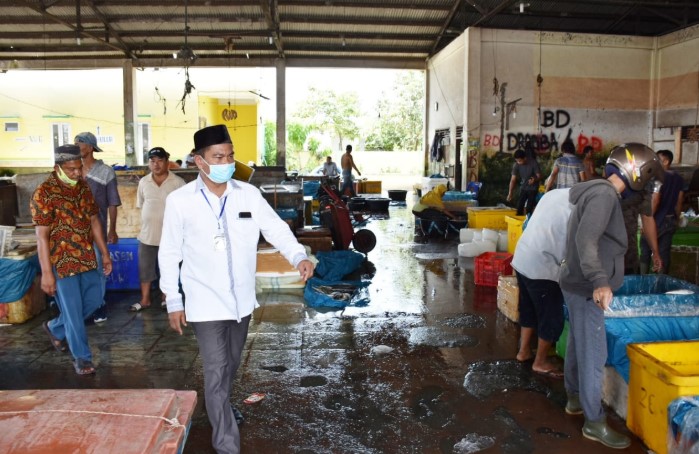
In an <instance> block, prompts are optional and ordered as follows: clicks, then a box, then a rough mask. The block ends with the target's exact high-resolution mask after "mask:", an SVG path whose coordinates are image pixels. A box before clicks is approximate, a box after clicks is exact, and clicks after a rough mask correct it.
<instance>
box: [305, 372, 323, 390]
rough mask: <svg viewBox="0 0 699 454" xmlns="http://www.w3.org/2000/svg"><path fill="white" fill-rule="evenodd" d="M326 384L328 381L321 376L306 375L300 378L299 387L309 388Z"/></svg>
mask: <svg viewBox="0 0 699 454" xmlns="http://www.w3.org/2000/svg"><path fill="white" fill-rule="evenodd" d="M327 384H328V379H327V378H325V377H323V376H322V375H307V376H305V377H301V383H300V386H301V387H302V388H311V387H314V386H325V385H327Z"/></svg>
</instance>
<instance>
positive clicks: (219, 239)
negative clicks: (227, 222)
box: [201, 189, 228, 251]
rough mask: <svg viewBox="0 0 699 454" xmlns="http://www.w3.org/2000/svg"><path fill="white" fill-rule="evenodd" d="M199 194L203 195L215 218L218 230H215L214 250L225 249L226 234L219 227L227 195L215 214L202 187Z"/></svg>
mask: <svg viewBox="0 0 699 454" xmlns="http://www.w3.org/2000/svg"><path fill="white" fill-rule="evenodd" d="M201 195H203V196H204V200H206V204H207V205H209V208H211V213H213V215H214V217H215V218H216V224H218V231H217V232H216V235H214V250H215V251H223V250H225V249H226V236H225V234H224V232H223V229H222V228H221V217H222V216H223V212H224V211H225V209H226V202H227V201H228V196H226V197H224V198H223V204H222V205H221V211H220V212H219V213H218V216H217V215H216V211H214V207H213V206H211V202H209V198H208V197H206V194H205V193H204V190H203V189H201Z"/></svg>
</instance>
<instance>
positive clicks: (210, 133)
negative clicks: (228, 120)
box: [194, 125, 233, 151]
mask: <svg viewBox="0 0 699 454" xmlns="http://www.w3.org/2000/svg"><path fill="white" fill-rule="evenodd" d="M220 143H231V144H232V143H233V141H232V140H231V136H230V134H229V133H228V128H226V125H215V126H207V127H206V128H203V129H200V130H199V131H197V132H195V133H194V149H195V150H197V151H201V150H203V149H204V148H206V147H209V146H211V145H218V144H220Z"/></svg>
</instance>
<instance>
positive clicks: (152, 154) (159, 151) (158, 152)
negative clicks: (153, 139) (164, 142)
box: [148, 147, 170, 159]
mask: <svg viewBox="0 0 699 454" xmlns="http://www.w3.org/2000/svg"><path fill="white" fill-rule="evenodd" d="M169 157H170V153H168V152H167V151H165V148H163V147H154V148H151V149H150V151H149V152H148V159H150V158H161V159H167V158H169Z"/></svg>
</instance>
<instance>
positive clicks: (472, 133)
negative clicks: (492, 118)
mask: <svg viewBox="0 0 699 454" xmlns="http://www.w3.org/2000/svg"><path fill="white" fill-rule="evenodd" d="M481 48H482V40H481V29H479V28H477V27H476V28H469V29H468V30H466V36H465V42H464V52H466V55H465V58H464V68H463V70H464V74H465V76H464V100H463V102H464V131H463V151H462V155H463V156H464V160H463V167H462V169H463V170H462V174H463V177H462V178H463V181H464V188H465V187H466V186H467V185H468V183H469V182H471V181H474V180H479V176H478V163H479V162H480V158H481V156H479V154H480V150H481V143H480V137H481V102H482V100H481V76H480V69H481Z"/></svg>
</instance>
